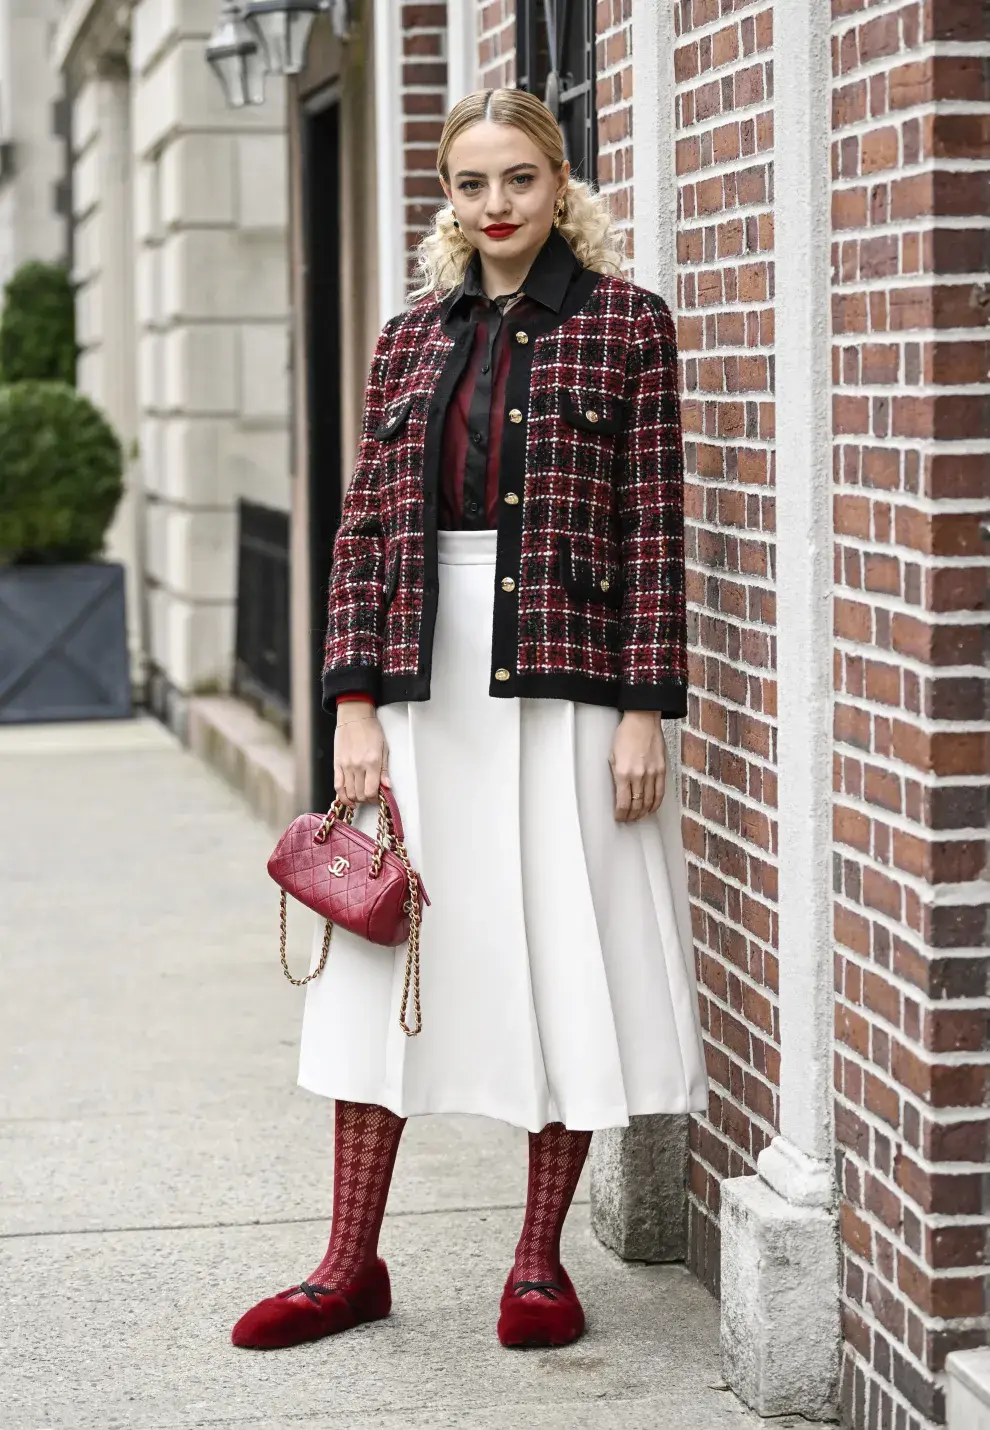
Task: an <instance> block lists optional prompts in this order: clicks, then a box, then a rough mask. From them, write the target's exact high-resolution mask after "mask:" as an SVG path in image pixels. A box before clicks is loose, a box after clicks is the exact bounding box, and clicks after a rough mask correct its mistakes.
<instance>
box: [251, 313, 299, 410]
mask: <svg viewBox="0 0 990 1430" xmlns="http://www.w3.org/2000/svg"><path fill="white" fill-rule="evenodd" d="M240 348H241V415H242V416H243V417H244V419H245V420H246V421H250V422H279V421H282V422H284V421H287V420H288V415H289V333H288V328H287V327H286V326H285V325H284V324H283V323H268V324H264V325H263V324H260V323H244V324H243V325H242V326H241V331H240Z"/></svg>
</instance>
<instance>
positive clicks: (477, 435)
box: [471, 432, 485, 447]
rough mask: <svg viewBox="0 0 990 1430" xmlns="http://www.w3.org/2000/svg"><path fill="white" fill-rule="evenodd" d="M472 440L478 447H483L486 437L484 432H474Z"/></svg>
mask: <svg viewBox="0 0 990 1430" xmlns="http://www.w3.org/2000/svg"><path fill="white" fill-rule="evenodd" d="M471 440H472V441H473V442H474V444H475V446H476V447H481V446H483V445H484V441H485V438H484V435H483V433H481V432H472V433H471Z"/></svg>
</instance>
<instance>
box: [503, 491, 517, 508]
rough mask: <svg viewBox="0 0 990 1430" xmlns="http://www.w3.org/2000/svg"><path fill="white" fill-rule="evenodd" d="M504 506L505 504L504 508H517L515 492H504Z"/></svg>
mask: <svg viewBox="0 0 990 1430" xmlns="http://www.w3.org/2000/svg"><path fill="white" fill-rule="evenodd" d="M505 504H506V506H518V505H519V498H518V496H516V493H515V492H506V494H505Z"/></svg>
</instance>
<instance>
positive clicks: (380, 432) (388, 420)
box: [375, 397, 413, 442]
mask: <svg viewBox="0 0 990 1430" xmlns="http://www.w3.org/2000/svg"><path fill="white" fill-rule="evenodd" d="M412 405H413V399H412V398H411V397H407V398H405V399H404V400H403V401H402V402H400V403H399V404H398V405H397V406H394V407H392V408H391V410H390V411H389V412H388V414H387V415H386V417H385V421H384V422H382V423H381V424H380V425H379V426H378V427H376V428H375V437H376V438H377V439H378V441H379V442H391V441H392V439H393V437H397V436H398V435H399V433H400V432H401V431H402V429H403V427H404V426H405V425H406V420H407V419H408V417H409V413H410V412H411V411H412Z"/></svg>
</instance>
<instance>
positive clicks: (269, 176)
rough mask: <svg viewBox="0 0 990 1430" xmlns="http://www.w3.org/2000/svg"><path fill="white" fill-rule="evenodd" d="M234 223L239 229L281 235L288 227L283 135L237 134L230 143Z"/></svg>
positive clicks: (287, 189) (287, 190)
mask: <svg viewBox="0 0 990 1430" xmlns="http://www.w3.org/2000/svg"><path fill="white" fill-rule="evenodd" d="M234 153H235V156H236V172H237V221H238V223H239V224H240V226H241V228H242V229H247V230H251V229H254V230H261V231H263V232H268V231H270V230H272V229H276V230H279V231H285V230H286V229H287V228H288V223H289V175H288V153H289V150H288V142H287V139H286V136H285V135H284V134H239V135H238V136H237V138H236V140H235V141H234Z"/></svg>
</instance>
